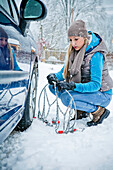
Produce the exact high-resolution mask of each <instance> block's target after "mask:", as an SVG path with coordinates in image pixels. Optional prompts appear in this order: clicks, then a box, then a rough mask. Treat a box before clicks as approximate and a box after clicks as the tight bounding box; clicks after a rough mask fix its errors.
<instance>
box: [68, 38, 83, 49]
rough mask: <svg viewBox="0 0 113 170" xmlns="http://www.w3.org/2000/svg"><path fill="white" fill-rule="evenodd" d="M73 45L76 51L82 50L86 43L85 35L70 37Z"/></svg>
mask: <svg viewBox="0 0 113 170" xmlns="http://www.w3.org/2000/svg"><path fill="white" fill-rule="evenodd" d="M69 40H70V43H71V45H72V46H73V47H74V49H75V50H76V51H78V50H80V49H81V48H82V46H83V45H84V38H83V37H75V36H71V37H69Z"/></svg>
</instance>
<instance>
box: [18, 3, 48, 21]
mask: <svg viewBox="0 0 113 170" xmlns="http://www.w3.org/2000/svg"><path fill="white" fill-rule="evenodd" d="M20 9H21V17H22V18H23V19H24V20H26V21H27V20H28V21H34V20H35V21H37V20H42V19H44V18H45V17H46V15H47V8H46V6H45V5H44V3H43V2H42V1H40V0H23V1H22V4H21V6H20Z"/></svg>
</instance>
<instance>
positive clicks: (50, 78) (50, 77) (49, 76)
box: [47, 73, 58, 85]
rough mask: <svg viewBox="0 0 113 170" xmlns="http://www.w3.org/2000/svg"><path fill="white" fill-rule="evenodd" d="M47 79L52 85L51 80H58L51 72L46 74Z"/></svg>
mask: <svg viewBox="0 0 113 170" xmlns="http://www.w3.org/2000/svg"><path fill="white" fill-rule="evenodd" d="M47 80H48V83H49V84H51V85H54V83H53V82H56V83H57V82H58V79H57V78H56V75H55V74H53V73H51V74H49V75H48V76H47Z"/></svg>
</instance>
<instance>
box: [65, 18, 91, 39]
mask: <svg viewBox="0 0 113 170" xmlns="http://www.w3.org/2000/svg"><path fill="white" fill-rule="evenodd" d="M71 36H76V37H86V38H87V37H88V31H87V29H86V26H85V22H84V21H82V20H76V21H74V22H73V23H72V24H71V25H70V27H69V29H68V37H71Z"/></svg>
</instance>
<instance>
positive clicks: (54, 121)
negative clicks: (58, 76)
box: [38, 83, 77, 134]
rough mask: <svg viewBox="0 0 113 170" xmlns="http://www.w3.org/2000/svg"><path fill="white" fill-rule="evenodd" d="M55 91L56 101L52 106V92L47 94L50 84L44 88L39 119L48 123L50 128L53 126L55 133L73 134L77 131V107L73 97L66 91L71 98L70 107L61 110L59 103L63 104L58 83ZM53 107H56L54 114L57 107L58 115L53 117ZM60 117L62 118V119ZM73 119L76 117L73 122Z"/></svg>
mask: <svg viewBox="0 0 113 170" xmlns="http://www.w3.org/2000/svg"><path fill="white" fill-rule="evenodd" d="M54 89H55V99H54V100H53V101H52V102H51V104H50V100H51V97H50V98H49V95H50V93H51V92H50V91H49V93H47V90H49V89H48V84H46V85H45V86H44V87H43V89H42V91H41V93H40V95H39V100H38V118H39V119H40V120H42V121H43V122H44V123H46V124H47V125H48V126H52V127H53V126H54V127H55V132H56V133H58V134H62V133H65V134H67V133H68V132H71V133H73V132H74V131H76V130H77V129H76V128H75V126H76V119H77V111H76V105H75V102H74V100H73V97H72V96H71V94H70V93H69V92H68V91H67V90H65V92H66V93H67V94H68V95H69V96H70V101H69V105H68V107H66V109H65V110H63V109H61V106H60V104H59V102H60V103H61V101H60V99H59V98H58V91H57V90H56V83H54ZM51 94H52V93H51ZM55 105H56V106H55ZM62 105H63V104H62ZM72 105H73V108H72ZM51 107H54V111H53V112H55V107H56V113H54V114H53V115H51V111H50V109H51ZM52 116H53V117H54V118H53V117H52ZM60 117H62V119H60ZM73 117H75V119H74V120H71V119H72V118H73ZM70 120H71V121H70Z"/></svg>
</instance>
